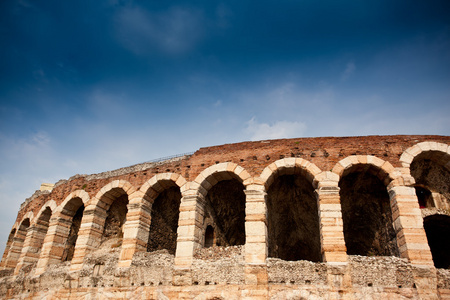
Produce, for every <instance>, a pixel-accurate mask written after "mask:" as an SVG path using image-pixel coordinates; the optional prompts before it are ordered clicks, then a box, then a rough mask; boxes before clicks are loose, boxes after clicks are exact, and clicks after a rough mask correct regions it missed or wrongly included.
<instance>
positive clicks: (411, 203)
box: [388, 185, 433, 266]
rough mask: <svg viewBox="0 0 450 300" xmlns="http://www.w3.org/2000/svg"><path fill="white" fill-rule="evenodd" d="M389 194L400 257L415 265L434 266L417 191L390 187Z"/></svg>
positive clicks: (408, 188) (409, 188)
mask: <svg viewBox="0 0 450 300" xmlns="http://www.w3.org/2000/svg"><path fill="white" fill-rule="evenodd" d="M388 192H389V198H390V201H391V209H392V220H393V222H394V227H395V230H396V232H397V244H398V248H399V251H400V256H401V257H403V258H407V259H408V260H409V261H410V262H411V263H412V264H414V265H426V266H433V259H432V256H431V251H430V248H429V246H428V241H427V236H426V234H425V230H424V229H423V218H422V214H421V211H420V207H419V201H418V200H417V196H416V191H415V189H414V188H413V187H409V186H392V185H389V186H388Z"/></svg>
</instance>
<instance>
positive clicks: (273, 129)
mask: <svg viewBox="0 0 450 300" xmlns="http://www.w3.org/2000/svg"><path fill="white" fill-rule="evenodd" d="M246 125H247V127H246V128H245V132H246V133H247V134H248V135H249V136H250V139H251V140H253V141H257V140H268V139H279V138H291V137H299V136H302V135H303V134H304V133H305V131H306V125H305V124H304V123H301V122H292V121H276V122H274V123H272V124H268V123H259V122H258V121H257V120H256V118H255V117H253V118H251V119H250V120H249V121H247V123H246Z"/></svg>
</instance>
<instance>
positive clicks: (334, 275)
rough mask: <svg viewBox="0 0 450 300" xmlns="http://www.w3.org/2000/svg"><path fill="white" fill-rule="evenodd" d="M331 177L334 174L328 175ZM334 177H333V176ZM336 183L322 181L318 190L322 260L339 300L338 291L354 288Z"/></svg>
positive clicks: (331, 292)
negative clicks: (325, 264)
mask: <svg viewBox="0 0 450 300" xmlns="http://www.w3.org/2000/svg"><path fill="white" fill-rule="evenodd" d="M328 173H330V175H333V174H331V172H328ZM333 176H334V175H333ZM337 185H338V181H337V179H336V180H335V181H322V182H319V186H318V188H317V189H316V195H317V207H318V210H319V220H320V243H321V248H322V259H323V261H324V262H326V263H327V265H328V267H327V279H328V285H329V286H330V288H331V289H330V294H331V295H334V297H336V299H338V298H339V291H340V290H342V289H343V288H348V287H350V286H351V284H352V283H351V276H350V274H349V269H348V264H347V247H346V246H345V239H344V223H343V220H342V210H341V200H340V195H339V190H340V189H339V187H338V186H337Z"/></svg>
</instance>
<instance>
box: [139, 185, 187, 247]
mask: <svg viewBox="0 0 450 300" xmlns="http://www.w3.org/2000/svg"><path fill="white" fill-rule="evenodd" d="M180 203H181V192H180V188H179V187H178V186H172V187H169V188H167V189H165V190H164V191H163V192H161V193H160V194H159V195H158V197H157V198H156V199H155V201H154V202H153V205H152V213H151V224H150V232H149V236H148V243H147V251H148V252H151V251H155V250H160V249H167V250H168V251H169V253H171V254H175V250H176V247H177V229H178V218H179V211H180Z"/></svg>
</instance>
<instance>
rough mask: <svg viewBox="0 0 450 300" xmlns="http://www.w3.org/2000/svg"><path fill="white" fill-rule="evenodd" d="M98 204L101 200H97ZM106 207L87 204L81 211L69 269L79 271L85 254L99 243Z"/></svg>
mask: <svg viewBox="0 0 450 300" xmlns="http://www.w3.org/2000/svg"><path fill="white" fill-rule="evenodd" d="M99 204H103V202H100V201H99ZM106 216H107V213H106V209H105V208H104V207H100V205H97V206H96V205H92V204H91V205H88V206H87V207H86V209H85V210H84V212H83V218H82V220H81V226H80V230H79V231H78V238H77V242H76V244H75V252H74V254H73V258H72V261H71V264H70V271H71V272H74V271H79V270H81V268H82V267H83V261H84V258H85V257H86V254H88V253H89V252H91V251H92V250H94V249H96V248H97V247H98V246H99V245H100V241H101V238H102V234H103V230H104V226H105V221H106Z"/></svg>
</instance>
